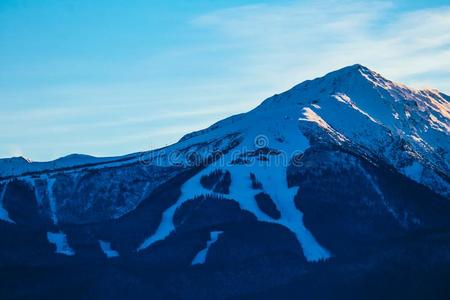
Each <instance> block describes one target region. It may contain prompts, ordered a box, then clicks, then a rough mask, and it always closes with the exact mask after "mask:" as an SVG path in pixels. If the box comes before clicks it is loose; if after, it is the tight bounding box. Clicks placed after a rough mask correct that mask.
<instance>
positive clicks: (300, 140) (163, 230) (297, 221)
mask: <svg viewBox="0 0 450 300" xmlns="http://www.w3.org/2000/svg"><path fill="white" fill-rule="evenodd" d="M290 122H291V121H290ZM272 128H273V127H272ZM258 129H259V130H258V131H253V132H252V131H250V132H249V133H248V134H247V137H246V138H245V139H244V140H243V141H242V144H241V147H242V149H248V150H249V151H250V150H254V149H255V145H254V143H255V137H257V136H261V134H259V135H256V132H261V131H260V130H263V128H262V127H259V128H258ZM291 129H294V128H291ZM265 133H266V134H265V135H264V136H266V138H267V141H270V142H272V141H276V139H275V135H274V132H265ZM283 133H285V134H295V137H296V138H295V139H292V138H291V139H290V143H279V144H278V146H279V148H282V150H283V152H282V155H279V156H276V157H270V158H269V162H261V161H258V160H255V161H253V163H251V164H250V165H233V164H231V163H230V162H231V161H232V160H233V159H234V158H235V154H233V153H229V154H227V155H225V157H224V159H221V160H219V161H216V162H215V163H213V164H212V165H210V166H208V167H207V168H206V169H204V170H203V171H201V172H200V173H198V174H197V175H196V176H194V177H192V178H190V179H189V180H188V181H187V182H186V183H185V184H184V185H183V186H182V188H181V192H182V194H181V196H180V198H179V199H178V200H177V202H176V203H175V204H174V205H172V206H171V207H170V208H168V209H167V210H166V211H164V213H163V216H162V221H161V223H160V225H159V227H158V228H157V230H156V232H154V233H153V234H152V235H151V236H150V237H148V238H147V239H145V240H144V241H143V243H142V244H141V245H140V246H139V248H138V251H141V250H143V249H146V248H147V247H149V246H151V245H152V244H153V243H155V242H157V241H161V240H164V239H165V238H166V237H167V236H169V235H170V233H171V232H173V231H174V230H175V226H174V224H173V216H174V214H175V211H176V209H177V208H178V207H180V206H181V205H182V204H183V203H184V202H186V201H187V200H189V199H193V198H195V197H196V196H200V195H207V194H213V193H212V192H211V191H209V190H207V189H205V188H204V187H203V186H202V185H201V184H200V178H201V177H202V176H203V175H207V174H209V173H211V172H213V171H214V170H217V169H222V170H223V171H229V172H230V174H231V186H230V193H229V195H222V194H220V195H218V196H221V197H224V198H225V199H232V200H234V201H237V202H238V203H239V205H240V207H241V209H243V210H246V211H249V212H251V213H253V214H254V215H255V216H256V218H257V219H258V220H259V221H264V222H271V223H277V224H280V225H283V226H285V227H287V228H288V229H289V230H291V231H292V232H293V233H294V234H295V235H296V237H297V239H298V241H299V243H300V245H301V248H302V250H303V254H304V255H305V257H306V259H307V260H308V261H311V262H313V261H319V260H324V259H327V258H329V257H330V256H331V254H330V253H329V251H328V250H326V249H325V248H323V247H322V246H321V245H320V244H319V243H318V242H317V240H316V239H315V238H314V236H313V235H312V234H311V232H309V231H308V230H307V229H306V228H305V226H304V225H303V214H302V213H301V211H299V210H298V209H297V208H296V207H295V203H294V196H295V195H296V193H297V187H293V188H288V186H287V179H286V168H287V162H288V161H289V158H290V157H291V155H292V154H293V153H296V152H298V151H301V150H304V149H306V148H307V147H308V143H307V141H306V139H305V138H304V137H303V136H302V134H301V133H300V131H299V130H298V129H297V128H295V130H293V131H290V130H289V128H288V127H287V126H286V127H285V131H284V132H283ZM283 155H284V156H288V157H287V158H286V157H284V158H283V157H280V156H283ZM250 173H254V174H256V177H257V179H258V181H260V182H261V183H262V185H263V187H264V191H265V192H266V193H268V194H269V195H270V197H271V198H272V200H273V201H274V203H275V205H276V206H277V208H278V210H279V211H280V213H281V218H280V219H278V220H274V219H272V218H271V217H270V216H268V215H266V214H265V213H264V212H262V211H261V210H260V209H259V207H258V205H257V203H256V201H255V198H254V196H255V195H256V194H257V193H259V192H260V191H257V190H254V189H252V188H251V180H250Z"/></svg>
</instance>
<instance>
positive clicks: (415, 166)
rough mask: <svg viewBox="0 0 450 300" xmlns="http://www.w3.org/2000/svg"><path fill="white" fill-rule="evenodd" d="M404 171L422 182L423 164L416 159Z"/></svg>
mask: <svg viewBox="0 0 450 300" xmlns="http://www.w3.org/2000/svg"><path fill="white" fill-rule="evenodd" d="M403 172H404V174H405V175H406V176H408V177H409V178H411V179H413V180H415V181H417V182H420V178H421V177H422V172H423V166H422V165H421V164H420V163H418V162H416V161H414V162H413V163H412V164H411V165H409V166H407V167H405V168H404V169H403Z"/></svg>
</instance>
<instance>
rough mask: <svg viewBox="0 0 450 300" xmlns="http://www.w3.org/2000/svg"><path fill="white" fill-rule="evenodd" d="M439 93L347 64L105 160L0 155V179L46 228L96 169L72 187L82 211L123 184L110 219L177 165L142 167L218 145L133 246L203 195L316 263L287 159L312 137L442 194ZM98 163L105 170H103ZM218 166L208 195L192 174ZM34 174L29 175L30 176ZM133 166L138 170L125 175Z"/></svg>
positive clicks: (185, 159)
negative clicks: (23, 197)
mask: <svg viewBox="0 0 450 300" xmlns="http://www.w3.org/2000/svg"><path fill="white" fill-rule="evenodd" d="M449 99H450V98H449V97H448V96H446V95H444V94H442V93H440V92H438V91H434V90H414V89H410V88H408V87H406V86H404V85H402V84H397V83H394V82H392V81H389V80H387V79H385V78H383V77H382V76H381V75H379V74H378V73H375V72H373V71H371V70H369V69H367V68H366V67H363V66H361V65H354V66H349V67H346V68H343V69H340V70H338V71H335V72H331V73H329V74H327V75H325V76H324V77H321V78H317V79H314V80H310V81H305V82H303V83H301V84H299V85H297V86H295V87H293V88H292V89H290V90H289V91H286V92H284V93H282V94H279V95H275V96H273V97H270V98H268V99H266V100H265V101H264V102H263V103H262V104H261V105H259V106H258V107H257V108H255V109H253V110H252V111H250V112H247V113H244V114H240V115H236V116H232V117H230V118H227V119H225V120H222V121H220V122H218V123H216V124H214V125H212V126H211V127H209V128H207V129H204V130H201V131H198V132H194V133H191V134H188V135H186V136H184V137H183V138H182V139H181V140H180V141H179V142H178V143H176V144H174V145H171V146H169V147H165V148H162V149H158V150H154V151H149V152H144V153H135V154H130V155H127V156H123V157H115V158H95V157H90V156H84V155H70V156H67V157H64V158H61V159H58V160H55V161H53V162H46V163H32V162H30V161H28V160H26V159H24V158H11V159H5V160H0V176H3V177H4V180H3V183H5V182H7V180H10V179H11V178H10V177H18V178H20V179H22V180H24V181H26V182H28V183H29V185H30V186H31V187H32V188H33V190H34V192H35V195H36V199H37V200H38V202H41V203H48V204H46V205H47V207H48V210H49V211H48V215H49V216H50V217H51V220H52V221H53V223H54V224H55V225H56V224H57V223H58V220H59V211H60V210H61V208H60V207H59V206H61V205H58V203H64V204H67V203H69V204H70V201H72V200H71V199H65V198H64V195H65V194H72V195H77V194H76V193H77V192H78V190H73V189H72V188H73V187H74V186H77V187H79V186H81V187H83V185H82V184H80V181H79V180H80V178H82V177H83V176H82V175H85V177H86V178H87V177H89V176H92V175H90V174H83V172H86V170H88V171H89V170H92V169H98V170H100V171H101V172H100V175H95V176H98V177H94V178H96V179H95V180H96V181H92V180H91V181H89V184H85V185H84V187H85V193H84V194H80V196H82V197H88V198H89V201H87V203H86V207H88V208H92V207H95V205H96V203H95V201H97V200H98V201H105V200H104V199H111V198H117V197H119V196H120V195H122V194H123V191H122V189H121V188H119V187H120V186H121V184H120V183H122V184H123V183H126V188H131V189H132V190H131V193H130V194H129V195H128V196H127V199H132V201H130V202H129V203H126V204H125V205H123V207H120V208H117V211H113V212H111V213H110V215H112V216H115V217H119V216H121V215H123V214H125V213H127V212H128V211H130V210H132V209H134V208H135V207H136V206H137V204H138V203H139V201H142V199H144V198H145V196H146V195H147V194H148V193H149V185H150V186H151V187H152V188H155V187H156V186H157V185H159V184H161V183H162V182H160V181H158V180H157V179H156V178H155V177H158V175H157V174H158V173H157V172H165V173H167V174H169V173H170V174H169V175H170V176H172V173H173V174H175V173H176V172H178V171H176V172H173V171H170V172H169V171H164V170H159V169H158V170H157V171H155V170H153V169H152V170H151V172H150V173H151V174H153V175H152V176H149V175H148V173H146V168H147V167H158V168H168V167H169V168H170V167H189V166H191V165H192V163H193V162H197V163H198V162H199V161H202V160H206V159H207V158H208V157H210V156H211V155H212V154H213V153H216V152H220V153H222V154H224V155H223V156H222V157H220V159H218V160H216V161H214V162H213V163H211V164H209V165H208V166H206V168H204V169H203V170H202V171H201V172H200V173H198V174H196V175H195V176H193V177H192V178H190V179H189V180H187V182H185V183H184V185H183V186H182V188H181V192H182V194H181V196H180V197H179V199H178V200H177V201H176V203H175V204H173V205H172V206H170V207H169V208H168V209H166V210H165V211H164V212H163V218H162V221H161V223H160V224H159V227H158V228H157V229H156V231H155V232H152V233H149V236H148V237H147V238H146V239H145V240H143V241H142V243H141V245H140V246H139V248H138V250H144V249H146V248H148V247H151V246H152V245H153V244H154V243H156V242H158V241H161V240H164V239H165V238H166V237H168V236H169V235H170V234H171V233H172V232H173V231H174V230H175V226H174V224H173V217H174V214H175V212H176V210H177V209H178V208H179V207H180V206H181V205H182V204H183V203H185V202H186V201H188V200H190V199H193V198H195V197H198V196H201V195H204V194H213V195H215V196H220V197H223V198H225V199H228V200H233V201H237V202H238V203H239V206H240V208H241V209H243V210H245V211H248V212H251V213H252V214H253V215H254V216H256V218H257V219H258V220H260V221H265V222H271V223H276V224H280V225H283V226H285V227H287V228H288V229H289V230H290V231H291V232H293V233H294V234H295V236H296V237H297V239H298V241H299V244H300V245H301V247H302V250H303V254H304V256H305V257H306V259H307V260H309V261H318V260H324V259H328V258H329V257H331V256H332V255H333V253H330V251H328V250H327V249H326V248H325V247H323V246H322V245H320V243H319V242H318V241H317V240H316V237H315V236H314V233H312V232H310V231H309V230H308V229H307V228H306V227H305V226H304V224H303V214H302V212H301V211H300V210H298V209H297V208H296V207H295V204H294V197H295V195H296V193H297V190H298V188H297V187H289V186H288V182H287V177H286V176H287V168H288V167H289V165H290V164H292V163H296V159H298V158H299V157H300V158H301V155H302V153H304V152H305V150H306V149H308V148H309V147H310V146H311V145H312V144H316V143H330V144H333V145H336V146H339V147H342V148H344V149H348V150H349V151H351V152H353V153H357V154H359V155H362V156H364V157H366V158H368V159H371V160H373V161H377V162H382V163H383V164H385V165H388V166H390V167H391V168H393V169H395V170H397V171H398V172H400V173H403V174H404V175H405V176H407V177H409V178H411V179H412V180H414V181H416V182H418V183H421V184H423V185H425V186H427V187H429V188H430V189H431V190H433V191H435V192H436V193H439V194H441V195H444V196H446V197H449V196H450V184H449V182H450V179H449V178H450V172H449V159H450V156H449V155H450V154H449V151H450V122H449V116H450V105H449ZM130 166H131V167H130ZM107 168H109V169H108V171H104V170H105V169H107ZM111 168H113V169H112V170H111ZM127 168H128V169H127ZM218 170H219V171H222V172H227V173H229V174H230V177H231V182H230V186H229V192H228V193H225V194H221V193H217V192H216V191H212V190H210V189H206V188H205V187H204V186H203V185H202V184H201V178H202V176H208V174H211V173H213V172H215V171H218ZM36 172H38V173H39V174H37V175H36V174H30V173H36ZM102 172H103V173H102ZM136 172H142V173H143V174H146V175H142V176H140V177H138V178H136V179H135V180H132V179H133V176H134V175H133V174H135V173H136ZM251 174H254V175H255V176H256V178H257V180H258V181H259V182H260V183H261V184H262V188H261V189H260V190H257V189H254V188H253V187H252V182H251V180H250V178H251ZM169 175H167V176H169ZM83 178H84V177H83ZM111 178H113V179H111ZM167 178H169V177H161V178H160V179H161V180H167ZM99 179H101V181H99ZM111 180H114V182H115V185H114V186H112V185H111V184H110V183H111ZM146 180H147V181H146ZM96 182H97V185H98V186H99V187H100V186H101V188H98V189H94V188H92V187H93V186H94V185H95V183H96ZM100 183H102V184H100ZM133 183H134V185H132V184H133ZM112 187H113V188H112ZM3 189H5V188H3ZM105 190H107V193H106V192H104V191H105ZM261 192H264V193H265V194H266V195H268V197H270V198H271V199H272V201H273V203H274V206H275V208H276V210H277V211H278V212H279V215H280V217H279V218H276V219H275V218H273V217H272V216H270V215H268V214H267V213H266V212H264V211H263V210H262V209H261V208H260V207H259V206H258V204H257V202H256V201H255V196H256V195H257V194H258V193H261ZM3 193H4V191H3ZM101 193H103V194H101ZM85 195H88V196H85ZM111 195H112V196H113V197H111ZM79 199H82V198H79ZM83 200H84V199H83ZM116 202H117V201H116ZM116 202H113V203H116ZM113 205H115V204H113ZM68 207H69V208H70V209H68V210H67V211H71V209H72V208H71V206H68ZM0 212H1V216H2V219H4V220H9V219H8V218H9V217H8V212H7V211H6V210H5V209H4V208H3V207H2V206H1V201H0ZM10 221H13V220H10ZM103 245H104V246H105V245H106V244H103ZM102 248H104V247H102ZM105 249H106V248H105ZM108 249H109V248H108ZM108 251H109V250H108ZM105 253H106V252H105Z"/></svg>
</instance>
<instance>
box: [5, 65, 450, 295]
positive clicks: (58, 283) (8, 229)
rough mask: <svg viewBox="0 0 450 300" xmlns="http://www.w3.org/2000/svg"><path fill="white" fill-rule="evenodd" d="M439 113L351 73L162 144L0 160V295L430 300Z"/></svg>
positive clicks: (445, 241)
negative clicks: (106, 154)
mask: <svg viewBox="0 0 450 300" xmlns="http://www.w3.org/2000/svg"><path fill="white" fill-rule="evenodd" d="M449 115H450V104H449V97H448V96H446V95H444V94H442V93H440V92H438V91H435V90H413V89H410V88H408V87H406V86H404V85H401V84H396V83H393V82H391V81H389V80H387V79H385V78H383V77H382V76H381V75H379V74H377V73H375V72H373V71H371V70H369V69H367V68H365V67H363V66H360V65H354V66H350V67H346V68H343V69H341V70H338V71H335V72H332V73H329V74H327V75H326V76H324V77H322V78H318V79H314V80H311V81H306V82H303V83H301V84H299V85H297V86H295V87H294V88H292V89H291V90H289V91H287V92H284V93H282V94H279V95H275V96H273V97H271V98H268V99H267V100H265V101H264V102H263V103H262V104H261V105H260V106H258V107H257V108H255V109H254V110H252V111H250V112H247V113H245V114H240V115H236V116H233V117H230V118H228V119H225V120H222V121H220V122H218V123H216V124H214V125H212V126H211V127H209V128H207V129H205V130H201V131H198V132H194V133H191V134H188V135H186V136H184V137H183V138H182V139H181V140H180V141H179V142H178V143H176V144H174V145H171V146H169V147H166V148H163V149H158V150H154V151H150V152H144V153H135V154H130V155H126V156H123V157H113V158H95V157H90V156H85V155H70V156H67V157H64V158H61V159H58V160H56V161H54V162H45V163H35V162H30V161H29V160H26V159H23V158H11V159H6V160H0V176H1V178H0V298H1V299H28V298H36V297H37V298H45V299H60V298H62V297H63V298H68V299H133V298H136V299H141V298H151V299H230V298H258V299H260V298H270V299H274V298H293V297H295V298H306V299H310V298H313V299H330V298H333V299H349V298H355V299H361V298H364V299H371V298H373V299H379V298H381V297H383V298H388V299H390V298H392V299H398V298H405V297H408V298H416V299H423V298H436V299H441V298H442V299H448V297H450V289H449V287H448V284H447V283H448V282H449V280H450V252H449V251H448V250H449V249H450V188H449V187H450V172H449V164H448V162H449V158H450V156H449V149H450V139H449V136H450V122H449Z"/></svg>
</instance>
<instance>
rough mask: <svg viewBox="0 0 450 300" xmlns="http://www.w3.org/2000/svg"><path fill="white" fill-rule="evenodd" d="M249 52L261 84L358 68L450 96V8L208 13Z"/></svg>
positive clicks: (248, 63) (331, 6) (246, 63)
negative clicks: (343, 68) (345, 68)
mask: <svg viewBox="0 0 450 300" xmlns="http://www.w3.org/2000/svg"><path fill="white" fill-rule="evenodd" d="M193 23H194V24H195V25H196V26H199V27H201V28H208V29H210V30H215V31H216V32H217V33H218V34H220V35H222V37H223V38H224V39H226V40H227V44H226V47H234V48H235V49H236V51H237V52H240V53H242V55H241V56H240V57H239V58H238V60H240V62H239V63H236V67H237V68H239V72H240V73H242V74H245V75H246V76H252V77H253V78H255V80H262V81H264V82H272V83H271V85H274V84H275V85H276V86H280V87H281V86H283V87H284V88H285V87H286V83H288V84H289V85H293V84H295V83H297V82H298V80H299V79H307V78H310V77H311V75H315V76H319V75H321V74H323V73H325V72H328V71H330V70H333V69H336V68H339V67H342V66H345V65H349V64H354V63H362V64H365V65H367V66H369V67H371V68H373V69H375V70H376V71H379V72H381V73H382V74H385V75H386V76H387V77H392V78H393V79H397V80H404V81H406V83H408V84H412V85H415V86H417V87H420V86H421V85H424V84H425V85H433V84H435V87H437V88H440V89H442V90H443V91H445V92H449V91H450V85H449V83H448V80H445V81H442V80H440V78H439V77H437V78H431V79H429V80H428V81H427V82H425V83H424V84H423V83H422V80H423V77H424V76H423V74H425V73H426V74H432V73H441V74H442V73H443V75H444V76H443V77H447V78H448V76H449V75H450V31H449V30H448V28H450V6H446V7H439V8H435V9H422V10H416V11H398V10H396V6H395V5H394V4H393V3H391V2H378V1H376V2H375V1H372V2H371V1H369V2H361V1H324V2H320V3H314V2H306V3H305V2H295V3H289V4H284V5H269V4H265V5H252V6H241V7H235V8H231V9H226V10H219V11H215V12H212V13H209V14H205V15H202V16H200V17H198V18H196V19H195V20H193Z"/></svg>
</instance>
